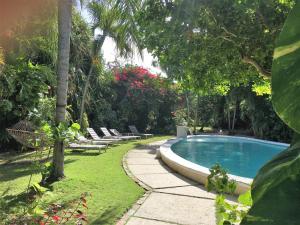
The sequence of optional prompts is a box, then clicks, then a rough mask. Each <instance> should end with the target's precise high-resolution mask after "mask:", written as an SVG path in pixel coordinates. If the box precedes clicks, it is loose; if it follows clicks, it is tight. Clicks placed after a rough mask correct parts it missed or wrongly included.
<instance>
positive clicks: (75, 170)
mask: <svg viewBox="0 0 300 225" xmlns="http://www.w3.org/2000/svg"><path fill="white" fill-rule="evenodd" d="M167 138H169V136H160V137H154V138H149V139H144V140H139V141H132V142H128V143H126V144H121V145H118V146H115V147H111V148H109V149H108V150H107V152H106V153H103V154H100V155H98V154H97V153H95V152H94V151H85V152H71V151H66V158H65V174H66V178H65V179H63V180H62V181H59V182H56V183H54V184H52V185H51V187H50V188H51V189H52V192H51V194H47V195H44V196H43V200H44V201H47V202H55V203H64V202H68V201H71V200H73V199H78V198H79V197H80V195H81V194H82V193H83V192H88V193H90V194H91V197H88V199H87V204H88V219H89V223H90V224H114V222H116V221H117V220H118V218H120V217H121V216H122V215H123V214H124V213H125V212H126V210H127V209H129V208H130V206H131V205H132V204H133V203H135V202H136V200H137V199H138V198H140V197H141V196H142V195H143V193H144V190H143V189H142V188H141V187H139V186H138V185H137V184H136V183H135V182H134V181H132V180H131V179H130V178H129V177H128V176H127V175H126V174H125V172H124V170H123V168H122V158H123V156H124V154H125V153H126V152H127V151H129V150H130V149H132V148H134V147H136V146H138V145H141V144H147V143H150V142H154V141H158V140H162V139H167ZM31 172H32V169H31V168H30V165H28V164H11V165H9V164H7V165H0V194H1V193H2V192H3V191H5V190H6V189H7V188H9V192H8V193H7V194H6V196H5V197H4V199H5V200H6V201H8V202H9V208H8V209H5V211H6V212H10V213H12V212H14V211H17V210H18V206H19V205H20V204H21V202H18V201H19V199H20V194H21V193H22V192H24V190H25V189H26V186H27V183H28V179H29V175H30V173H31ZM40 179H41V177H40V175H39V174H36V175H34V181H39V180H40ZM0 207H1V206H0ZM0 210H4V209H1V208H0Z"/></svg>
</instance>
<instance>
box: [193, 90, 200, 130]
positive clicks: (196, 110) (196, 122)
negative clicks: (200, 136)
mask: <svg viewBox="0 0 300 225" xmlns="http://www.w3.org/2000/svg"><path fill="white" fill-rule="evenodd" d="M198 108H199V95H197V103H196V109H195V119H194V134H196V130H197V126H198Z"/></svg>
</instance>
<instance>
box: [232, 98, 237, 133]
mask: <svg viewBox="0 0 300 225" xmlns="http://www.w3.org/2000/svg"><path fill="white" fill-rule="evenodd" d="M236 105H237V102H236V103H235V106H234V111H233V118H232V127H231V130H234V125H235V117H236V108H237V106H236Z"/></svg>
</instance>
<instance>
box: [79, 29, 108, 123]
mask: <svg viewBox="0 0 300 225" xmlns="http://www.w3.org/2000/svg"><path fill="white" fill-rule="evenodd" d="M106 36H107V34H106V33H105V32H103V35H102V37H101V39H100V40H99V43H96V46H97V47H96V50H95V53H94V55H93V57H92V62H91V65H90V69H89V73H88V74H87V77H86V81H85V85H84V89H83V94H82V99H81V105H80V116H79V124H80V126H82V119H83V113H84V105H85V102H86V98H87V94H88V89H89V86H90V77H91V75H92V73H93V69H94V62H93V60H94V59H95V58H97V57H98V55H99V52H100V51H101V48H102V46H103V44H104V41H105V38H106Z"/></svg>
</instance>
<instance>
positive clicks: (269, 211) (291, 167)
mask: <svg viewBox="0 0 300 225" xmlns="http://www.w3.org/2000/svg"><path fill="white" fill-rule="evenodd" d="M251 194H252V198H253V206H252V207H251V209H250V211H249V213H248V215H247V216H246V217H245V218H244V220H243V221H242V223H241V225H250V224H251V225H285V224H287V225H299V224H300V213H299V209H300V141H298V142H297V143H296V144H295V145H293V146H292V147H290V148H289V149H287V150H285V151H284V152H282V153H281V154H279V155H278V156H276V157H275V158H274V159H273V160H272V161H270V162H269V163H267V164H266V165H265V166H264V167H263V168H262V169H261V170H260V171H259V173H258V175H257V176H256V178H255V179H254V182H253V184H252V190H251Z"/></svg>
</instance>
